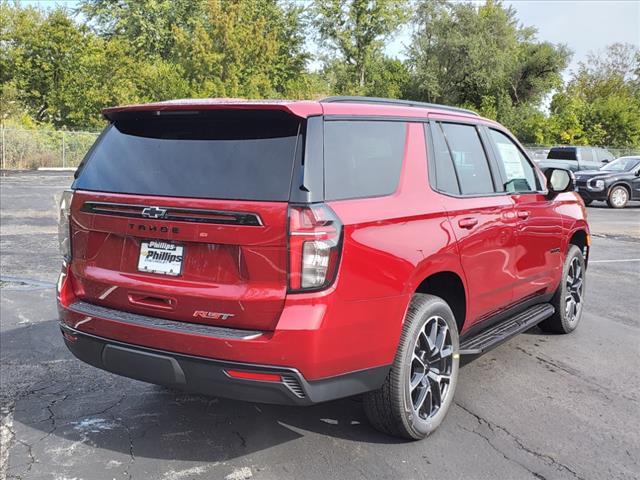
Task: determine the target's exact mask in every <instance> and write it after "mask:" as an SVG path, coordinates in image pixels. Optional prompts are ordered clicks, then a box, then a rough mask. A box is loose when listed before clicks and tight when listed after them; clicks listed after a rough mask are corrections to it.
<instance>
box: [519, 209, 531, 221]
mask: <svg viewBox="0 0 640 480" xmlns="http://www.w3.org/2000/svg"><path fill="white" fill-rule="evenodd" d="M518 218H521V219H522V220H526V219H527V218H529V212H528V211H527V210H518Z"/></svg>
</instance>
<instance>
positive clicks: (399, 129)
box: [324, 120, 407, 200]
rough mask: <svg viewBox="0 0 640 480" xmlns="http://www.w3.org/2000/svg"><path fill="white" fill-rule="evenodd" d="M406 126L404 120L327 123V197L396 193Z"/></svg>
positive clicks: (325, 129) (340, 197)
mask: <svg viewBox="0 0 640 480" xmlns="http://www.w3.org/2000/svg"><path fill="white" fill-rule="evenodd" d="M406 129H407V127H406V124H405V123H403V122H386V121H366V120H357V121H327V122H325V126H324V175H325V187H324V189H325V198H326V199H327V200H340V199H345V198H362V197H378V196H382V195H389V194H391V193H393V192H395V190H396V188H397V186H398V180H399V179H400V170H401V169H402V159H403V157H404V144H405V136H406Z"/></svg>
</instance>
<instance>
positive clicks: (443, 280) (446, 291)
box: [414, 270, 467, 332]
mask: <svg viewBox="0 0 640 480" xmlns="http://www.w3.org/2000/svg"><path fill="white" fill-rule="evenodd" d="M414 293H424V294H430V295H435V296H436V297H440V298H442V299H443V300H444V301H445V302H447V304H448V305H449V307H450V308H451V311H452V312H453V316H454V318H455V319H456V325H457V326H458V332H461V331H462V328H463V326H464V323H465V321H466V317H467V293H466V288H465V284H464V281H463V279H462V277H461V276H460V275H459V274H458V273H456V272H453V271H448V270H444V271H439V272H435V273H431V274H430V275H428V276H427V277H425V278H424V279H423V280H422V281H421V282H420V283H419V284H418V285H417V287H416V288H415V291H414Z"/></svg>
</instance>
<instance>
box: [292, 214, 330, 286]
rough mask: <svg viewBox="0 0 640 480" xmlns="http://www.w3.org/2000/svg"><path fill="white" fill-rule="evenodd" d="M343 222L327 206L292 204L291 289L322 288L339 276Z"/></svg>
mask: <svg viewBox="0 0 640 480" xmlns="http://www.w3.org/2000/svg"><path fill="white" fill-rule="evenodd" d="M341 248H342V223H341V222H340V219H339V218H338V216H337V215H336V214H335V213H334V212H333V210H331V209H330V208H329V207H328V206H327V205H324V204H316V205H304V206H302V205H291V206H290V207H289V291H292V292H296V291H308V290H322V289H324V288H327V287H328V286H329V285H331V283H333V280H334V279H335V277H336V273H337V271H338V263H339V261H340V249H341Z"/></svg>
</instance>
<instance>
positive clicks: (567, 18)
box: [22, 0, 640, 77]
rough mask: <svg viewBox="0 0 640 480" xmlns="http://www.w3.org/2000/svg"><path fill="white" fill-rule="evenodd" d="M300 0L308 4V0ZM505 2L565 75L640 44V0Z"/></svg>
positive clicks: (400, 40) (403, 36) (394, 46)
mask: <svg viewBox="0 0 640 480" xmlns="http://www.w3.org/2000/svg"><path fill="white" fill-rule="evenodd" d="M298 1H300V2H301V3H304V4H309V0H298ZM22 3H23V4H40V5H41V6H44V7H52V6H55V5H66V6H67V7H69V8H74V7H76V6H77V3H78V2H77V0H41V1H37V0H31V1H29V0H27V1H23V2H22ZM476 3H483V0H476ZM504 3H505V5H512V6H513V7H514V8H515V9H516V10H517V12H518V19H519V20H520V22H521V23H523V24H524V25H526V26H534V27H536V28H537V29H538V38H539V39H540V40H545V41H549V42H553V43H564V44H566V45H567V46H568V47H569V48H570V49H571V50H572V51H573V52H574V55H573V58H572V61H571V64H570V66H569V69H568V70H567V71H566V72H565V77H567V76H568V75H569V72H570V70H571V68H575V66H576V65H577V62H579V61H581V60H585V59H586V57H587V55H588V54H589V52H591V51H594V52H597V51H601V50H603V49H604V48H605V47H606V46H607V45H610V44H612V43H616V42H627V43H632V44H635V45H637V46H638V47H640V0H505V1H504ZM408 41H409V31H408V29H405V30H403V31H402V32H400V33H399V34H398V35H397V36H396V38H394V39H393V41H392V42H391V44H390V46H389V48H388V49H387V52H388V53H389V54H390V55H393V56H398V57H402V56H403V53H404V45H406V44H407V43H408Z"/></svg>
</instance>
